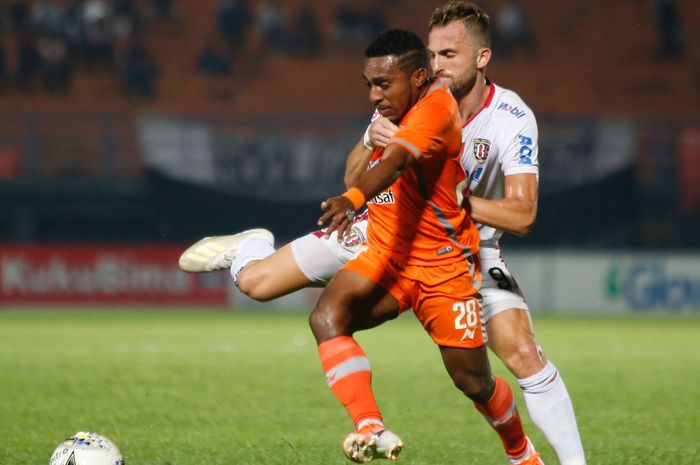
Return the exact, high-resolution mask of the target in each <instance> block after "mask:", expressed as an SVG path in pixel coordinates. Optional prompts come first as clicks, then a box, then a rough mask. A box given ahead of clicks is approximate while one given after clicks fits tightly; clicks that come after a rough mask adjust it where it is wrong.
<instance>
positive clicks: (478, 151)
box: [474, 139, 491, 163]
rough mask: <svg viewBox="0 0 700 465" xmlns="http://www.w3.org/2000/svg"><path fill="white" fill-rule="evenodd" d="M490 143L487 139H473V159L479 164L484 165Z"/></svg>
mask: <svg viewBox="0 0 700 465" xmlns="http://www.w3.org/2000/svg"><path fill="white" fill-rule="evenodd" d="M490 148H491V141H490V140H487V139H474V158H476V161H478V162H479V163H485V162H486V158H487V157H488V156H489V149H490Z"/></svg>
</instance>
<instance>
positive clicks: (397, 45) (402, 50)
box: [365, 29, 428, 72]
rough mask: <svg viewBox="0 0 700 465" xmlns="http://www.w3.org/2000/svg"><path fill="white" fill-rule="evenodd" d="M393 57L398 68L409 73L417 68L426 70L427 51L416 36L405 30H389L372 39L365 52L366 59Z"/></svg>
mask: <svg viewBox="0 0 700 465" xmlns="http://www.w3.org/2000/svg"><path fill="white" fill-rule="evenodd" d="M389 55H394V56H396V57H398V59H399V67H400V68H401V69H402V70H404V71H408V72H411V71H413V70H415V69H417V68H425V69H428V50H427V49H426V47H425V44H424V43H423V41H422V40H421V38H420V37H418V35H416V34H415V33H413V32H411V31H407V30H405V29H389V30H388V31H384V32H382V33H381V34H379V35H378V36H377V37H375V38H374V40H373V41H372V43H371V44H369V47H367V50H365V56H366V57H367V58H375V57H385V56H389Z"/></svg>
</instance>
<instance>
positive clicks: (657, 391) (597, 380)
mask: <svg viewBox="0 0 700 465" xmlns="http://www.w3.org/2000/svg"><path fill="white" fill-rule="evenodd" d="M535 323H536V329H537V334H538V338H539V340H540V342H541V344H542V345H543V347H544V348H545V349H546V350H547V352H548V353H549V354H551V355H552V359H553V360H554V362H555V363H556V364H557V366H558V367H559V369H560V371H561V372H562V374H563V376H564V379H565V381H566V383H567V385H568V388H569V391H570V393H571V395H572V397H573V400H574V404H575V407H576V410H577V415H578V421H579V426H580V430H581V434H582V437H583V440H584V445H585V447H586V450H587V453H588V463H589V464H591V465H594V464H595V465H605V464H609V465H625V464H635V465H636V464H639V463H644V464H646V465H653V464H659V465H661V464H664V465H668V464H678V465H686V464H688V465H690V464H697V463H700V452H699V450H698V433H699V432H700V416H699V415H698V413H697V412H698V406H699V403H700V401H699V399H700V370H698V367H700V350H698V349H700V343H699V341H700V338H699V337H698V334H700V319H698V318H695V317H648V318H642V317H634V318H607V319H601V318H553V317H544V316H536V318H535ZM357 339H358V340H359V341H360V343H361V344H362V346H363V347H364V348H365V350H366V352H367V354H368V355H369V357H370V360H371V362H372V365H373V369H374V386H375V392H376V395H377V399H378V401H379V404H380V406H381V407H382V409H383V413H384V415H385V418H386V420H387V423H388V426H389V427H390V428H392V429H393V430H394V431H395V432H396V433H398V434H399V435H400V436H401V437H402V438H403V439H404V441H405V442H406V449H405V450H404V452H403V454H402V456H401V463H404V464H411V465H414V464H415V465H418V464H420V465H458V464H459V465H466V464H479V465H484V464H501V465H502V464H504V463H506V461H505V458H504V456H503V453H502V449H501V446H500V441H499V440H498V438H497V436H496V435H495V433H493V432H492V431H491V430H490V428H488V427H487V425H486V423H485V422H484V420H483V419H482V418H481V416H480V415H478V414H477V413H476V411H475V410H474V409H473V408H472V406H471V404H470V403H469V402H468V401H467V399H466V398H463V397H462V396H461V395H460V393H458V391H457V390H456V389H455V388H454V387H453V386H452V384H451V382H450V381H449V379H448V376H447V374H446V373H445V371H444V368H443V367H442V363H441V361H440V359H439V356H438V353H437V350H436V349H435V348H434V347H433V345H432V342H431V341H430V340H429V339H428V337H427V336H426V335H425V334H424V333H423V330H422V329H421V328H420V326H419V324H418V322H417V321H416V320H415V319H414V318H413V317H411V316H410V315H405V316H402V317H401V318H399V319H398V320H396V321H393V322H389V323H387V324H385V325H384V326H382V327H380V328H376V329H374V330H371V331H366V332H362V333H359V334H358V336H357ZM491 359H492V365H493V367H494V371H495V372H497V373H499V374H501V375H504V376H505V377H506V379H507V380H508V381H509V382H510V383H511V385H512V386H514V387H515V388H516V389H515V391H516V395H517V399H518V402H519V405H520V411H521V413H522V415H523V417H525V425H526V428H527V430H528V432H529V434H530V436H531V437H532V439H533V441H534V442H535V444H536V445H537V446H538V448H539V449H540V450H541V452H542V456H543V458H544V460H545V462H546V463H548V464H554V463H557V462H556V459H555V458H554V454H553V452H552V450H551V449H550V448H549V446H548V445H547V444H546V441H545V439H544V437H543V436H542V434H541V433H540V432H539V431H537V430H536V429H535V428H534V426H533V425H532V424H531V423H530V421H529V418H527V413H526V409H525V406H524V403H523V400H522V396H521V394H520V391H519V389H517V386H516V384H515V382H514V380H513V377H512V376H510V375H509V374H508V373H507V372H506V370H505V369H504V368H503V366H502V365H501V364H500V362H499V361H497V360H496V359H495V358H494V357H492V358H491ZM351 428H352V425H351V422H350V420H349V418H348V417H347V415H346V413H345V411H344V410H343V408H342V407H341V406H340V405H339V404H338V403H337V401H336V400H335V398H334V397H332V395H331V394H330V392H329V390H328V388H327V387H326V385H325V382H324V380H323V376H322V373H321V369H320V366H319V361H318V358H317V355H316V348H315V344H314V341H313V339H312V336H311V333H310V331H309V329H308V326H307V323H306V314H305V313H294V314H288V313H259V312H258V313H252V312H250V313H245V312H243V313H241V312H231V311H201V310H197V311H191V312H187V311H165V312H164V311H150V312H146V311H141V312H139V311H133V310H129V311H109V310H103V311H85V310H81V311H62V310H47V311H39V310H5V311H1V312H0V464H3V465H25V464H47V463H48V459H49V456H50V454H51V452H52V451H53V449H54V447H55V446H56V445H57V443H58V442H59V441H60V440H62V439H63V438H64V437H66V436H69V435H70V434H72V433H75V432H76V431H79V430H91V431H97V432H99V433H101V434H104V435H106V436H108V437H110V438H111V439H113V440H114V441H115V442H116V443H117V444H118V445H119V447H120V448H121V450H122V453H123V454H124V457H125V459H126V463H127V464H128V465H190V464H195V463H197V464H207V465H217V464H222V465H223V464H226V465H232V464H236V465H243V464H255V465H262V464H264V465H275V464H285V465H289V464H311V465H313V464H319V465H321V464H323V465H329V464H345V463H349V462H347V461H346V459H345V458H344V457H343V455H342V452H341V451H340V442H341V440H342V438H343V437H344V436H345V434H347V433H348V432H350V430H351Z"/></svg>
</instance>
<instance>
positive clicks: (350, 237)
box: [343, 227, 366, 250]
mask: <svg viewBox="0 0 700 465" xmlns="http://www.w3.org/2000/svg"><path fill="white" fill-rule="evenodd" d="M365 239H366V238H365V235H364V234H362V230H360V228H357V227H353V228H352V229H351V230H350V232H348V233H347V234H345V235H344V236H343V247H344V248H346V249H348V250H352V249H354V248H355V247H357V246H358V245H360V244H362V243H363V242H364V241H365Z"/></svg>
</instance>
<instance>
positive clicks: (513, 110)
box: [498, 102, 525, 118]
mask: <svg viewBox="0 0 700 465" xmlns="http://www.w3.org/2000/svg"><path fill="white" fill-rule="evenodd" d="M498 109H499V110H505V111H507V112H508V113H510V114H511V115H513V116H515V117H516V118H522V117H523V116H525V110H521V109H520V108H518V107H514V106H513V105H511V104H510V103H508V102H502V103H501V104H500V105H498Z"/></svg>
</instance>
